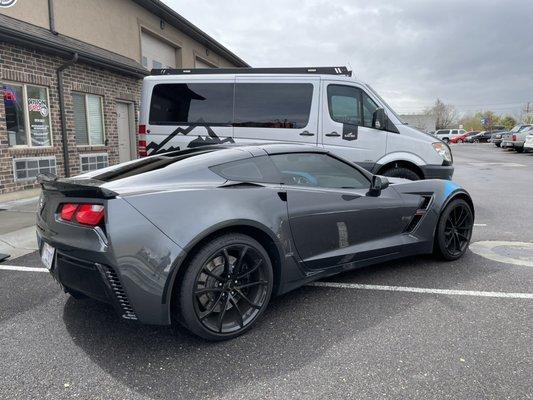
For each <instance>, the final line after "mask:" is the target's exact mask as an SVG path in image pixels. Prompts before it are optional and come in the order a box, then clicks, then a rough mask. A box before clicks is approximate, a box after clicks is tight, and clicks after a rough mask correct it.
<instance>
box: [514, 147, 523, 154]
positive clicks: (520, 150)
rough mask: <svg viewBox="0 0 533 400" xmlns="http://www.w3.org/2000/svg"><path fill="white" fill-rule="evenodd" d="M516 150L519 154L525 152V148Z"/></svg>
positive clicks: (516, 148)
mask: <svg viewBox="0 0 533 400" xmlns="http://www.w3.org/2000/svg"><path fill="white" fill-rule="evenodd" d="M515 150H516V152H517V153H523V152H524V148H523V147H515Z"/></svg>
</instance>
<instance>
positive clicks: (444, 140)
mask: <svg viewBox="0 0 533 400" xmlns="http://www.w3.org/2000/svg"><path fill="white" fill-rule="evenodd" d="M442 141H443V142H444V143H448V142H449V141H450V139H448V138H447V137H445V138H442Z"/></svg>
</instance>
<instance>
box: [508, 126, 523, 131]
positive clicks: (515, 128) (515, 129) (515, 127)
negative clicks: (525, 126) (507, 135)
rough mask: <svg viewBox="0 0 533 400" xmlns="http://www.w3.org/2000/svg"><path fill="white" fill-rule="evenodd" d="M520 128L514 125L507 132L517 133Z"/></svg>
mask: <svg viewBox="0 0 533 400" xmlns="http://www.w3.org/2000/svg"><path fill="white" fill-rule="evenodd" d="M521 128H522V125H515V126H513V129H511V130H510V131H509V132H518V131H520V129H521Z"/></svg>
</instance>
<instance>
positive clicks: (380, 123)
mask: <svg viewBox="0 0 533 400" xmlns="http://www.w3.org/2000/svg"><path fill="white" fill-rule="evenodd" d="M386 127H387V115H386V114H385V110H384V109H383V108H377V109H376V110H375V111H374V113H373V114H372V128H374V129H381V130H383V129H385V128H386Z"/></svg>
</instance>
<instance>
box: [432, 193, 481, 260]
mask: <svg viewBox="0 0 533 400" xmlns="http://www.w3.org/2000/svg"><path fill="white" fill-rule="evenodd" d="M473 226H474V213H473V211H472V208H471V207H470V205H469V204H468V203H467V202H466V201H464V200H463V199H455V200H452V201H451V202H450V203H449V204H448V205H447V206H446V208H445V209H444V211H443V212H442V213H441V215H440V218H439V222H438V224H437V229H436V237H435V254H436V255H437V256H439V257H440V258H443V259H445V260H449V261H452V260H457V259H458V258H460V257H462V256H463V254H464V253H465V252H466V249H467V248H468V245H469V244H470V239H471V238H472V229H473Z"/></svg>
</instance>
